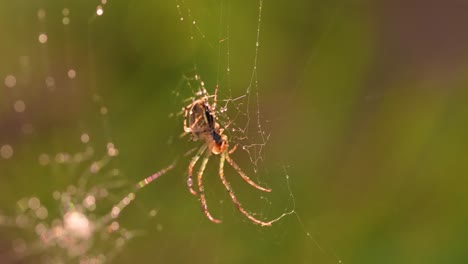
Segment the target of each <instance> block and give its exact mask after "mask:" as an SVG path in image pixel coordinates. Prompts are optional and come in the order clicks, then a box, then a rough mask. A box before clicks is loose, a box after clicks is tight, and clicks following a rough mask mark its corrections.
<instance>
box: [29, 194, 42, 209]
mask: <svg viewBox="0 0 468 264" xmlns="http://www.w3.org/2000/svg"><path fill="white" fill-rule="evenodd" d="M28 206H29V209H31V210H37V209H38V208H39V207H40V206H41V201H40V200H39V198H37V197H31V198H30V199H29V200H28Z"/></svg>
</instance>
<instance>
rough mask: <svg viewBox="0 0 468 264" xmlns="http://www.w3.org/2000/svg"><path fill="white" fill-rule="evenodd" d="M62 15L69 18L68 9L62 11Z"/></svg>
mask: <svg viewBox="0 0 468 264" xmlns="http://www.w3.org/2000/svg"><path fill="white" fill-rule="evenodd" d="M62 15H64V16H69V15H70V9H68V8H66V7H65V8H64V9H62Z"/></svg>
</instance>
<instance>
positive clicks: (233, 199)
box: [219, 152, 272, 226]
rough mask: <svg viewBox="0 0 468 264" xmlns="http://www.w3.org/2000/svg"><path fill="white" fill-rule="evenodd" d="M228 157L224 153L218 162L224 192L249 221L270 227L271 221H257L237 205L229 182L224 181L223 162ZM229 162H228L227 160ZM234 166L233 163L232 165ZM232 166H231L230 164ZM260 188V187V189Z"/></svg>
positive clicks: (237, 202)
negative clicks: (225, 191)
mask: <svg viewBox="0 0 468 264" xmlns="http://www.w3.org/2000/svg"><path fill="white" fill-rule="evenodd" d="M228 157H229V156H228V155H227V154H226V152H223V153H222V154H221V158H220V161H219V178H221V181H222V182H223V185H224V187H225V188H226V190H227V191H228V192H229V196H231V199H232V202H233V203H234V204H235V205H236V207H237V209H238V210H239V211H240V212H241V213H242V214H243V215H245V216H246V217H247V218H248V219H249V220H250V221H252V222H254V223H256V224H259V225H261V226H271V223H272V222H271V221H270V222H263V221H261V220H258V219H257V218H255V217H253V216H252V215H251V214H249V213H248V212H247V211H246V210H245V209H244V208H243V207H242V205H241V204H240V203H239V201H238V200H237V198H236V196H235V195H234V192H233V191H232V188H231V185H230V184H229V182H227V181H226V178H225V177H224V160H225V159H227V158H228ZM228 161H229V160H228ZM234 164H235V163H234ZM231 165H232V164H231ZM260 188H261V187H260Z"/></svg>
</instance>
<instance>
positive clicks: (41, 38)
mask: <svg viewBox="0 0 468 264" xmlns="http://www.w3.org/2000/svg"><path fill="white" fill-rule="evenodd" d="M38 39H39V43H41V44H45V43H46V42H47V39H48V38H47V34H45V33H41V34H39V37H38Z"/></svg>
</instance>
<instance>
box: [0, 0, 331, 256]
mask: <svg viewBox="0 0 468 264" xmlns="http://www.w3.org/2000/svg"><path fill="white" fill-rule="evenodd" d="M265 3H266V2H265ZM265 3H264V2H263V1H259V2H256V1H253V2H252V3H249V4H246V5H245V6H240V5H238V4H236V3H235V2H234V1H232V2H230V1H220V2H216V3H214V2H210V1H206V2H203V1H202V2H189V1H169V3H164V4H163V3H151V4H148V3H144V4H142V3H133V2H132V3H129V4H128V5H127V4H117V3H114V2H113V1H106V0H101V1H95V2H94V3H79V2H72V1H62V2H54V1H39V2H36V3H34V4H31V3H29V2H27V1H18V2H16V3H15V4H14V5H13V6H8V7H6V8H1V10H3V12H6V13H11V14H15V15H17V18H13V17H12V15H7V14H5V15H4V16H2V24H3V25H4V26H2V27H0V30H2V31H3V32H0V33H1V34H2V35H5V36H12V37H11V38H8V39H7V41H6V42H5V43H2V44H1V46H0V52H1V55H2V57H4V58H5V61H8V63H6V64H4V65H2V66H1V68H0V76H1V77H2V80H3V86H2V87H1V88H2V89H1V93H0V95H1V100H0V106H1V114H2V118H1V124H0V125H1V130H2V134H1V135H0V136H1V137H0V162H1V163H0V168H1V170H2V174H3V175H7V176H5V177H3V178H1V179H0V181H1V182H0V184H1V186H4V187H2V192H3V191H5V192H4V193H5V194H2V195H0V202H1V203H0V210H1V211H0V232H1V236H0V237H2V239H1V240H0V260H1V262H2V263H3V262H6V263H8V262H13V263H17V262H26V263H37V262H43V263H68V262H72V263H73V262H81V263H103V262H109V261H111V262H117V263H119V262H122V263H126V262H128V261H141V262H143V263H144V262H148V261H149V260H154V259H155V258H157V259H158V260H161V261H167V260H172V261H174V262H187V260H188V259H192V258H195V260H194V262H203V263H206V260H208V262H226V261H227V262H239V261H242V260H243V259H244V258H245V257H248V255H249V254H252V256H253V259H259V260H260V261H267V260H268V259H269V258H267V257H262V254H260V253H259V252H260V251H261V250H268V251H269V252H272V251H275V250H277V249H279V248H282V247H284V246H286V245H287V244H288V241H290V239H297V236H299V237H302V238H305V241H304V242H303V245H304V246H305V247H307V249H313V251H317V249H318V251H319V254H321V255H326V256H327V257H330V255H332V254H331V253H329V252H328V250H326V249H323V248H326V247H324V246H323V245H322V243H321V242H320V243H318V242H316V239H315V236H313V235H312V234H311V233H309V232H308V231H307V230H308V229H310V228H309V226H310V223H307V222H306V221H304V220H303V219H302V218H301V217H300V216H299V214H298V212H297V210H296V202H297V203H298V206H299V204H300V200H299V199H297V197H296V196H295V195H294V192H293V190H294V187H295V186H294V182H295V180H294V178H295V176H294V174H292V173H291V171H294V168H292V169H291V168H290V166H289V165H287V163H288V162H284V156H281V155H279V156H278V155H274V154H271V153H275V146H277V144H278V143H279V141H278V139H276V140H275V139H274V138H275V134H274V132H275V131H274V127H275V126H277V125H278V122H279V121H276V120H279V119H278V115H277V113H278V111H276V110H272V109H276V108H278V104H277V103H276V104H274V103H272V101H271V100H270V99H271V97H269V95H267V94H268V93H267V92H266V91H267V88H268V85H267V84H266V83H268V80H266V81H265V78H264V77H262V76H264V75H262V73H261V69H262V67H261V66H260V65H262V63H263V65H264V63H265V62H264V61H263V62H262V49H263V43H264V41H263V40H262V39H263V32H264V31H265V30H264V22H263V19H264V17H265V13H266V14H267V15H268V11H265V10H268V9H265V8H267V7H268V3H266V6H264V4H265ZM145 7H150V8H148V10H150V11H148V10H144V9H145ZM159 9H162V10H170V11H168V14H166V16H167V17H164V16H163V15H162V14H164V12H160V13H158V14H161V16H155V17H158V18H157V19H161V20H156V21H154V20H150V19H149V17H153V16H154V14H153V13H154V12H156V11H155V10H159ZM239 11H241V12H244V11H245V12H246V14H245V15H246V17H248V19H249V21H250V23H248V24H246V25H245V26H242V25H241V24H240V23H239V22H238V21H237V20H235V19H234V18H235V16H236V14H239ZM142 17H143V18H142ZM161 17H163V18H161ZM145 18H146V19H149V21H153V22H156V23H153V24H152V25H154V28H156V29H153V30H151V29H149V32H148V29H147V28H148V27H147V26H148V25H147V24H148V22H147V21H145ZM164 19H167V20H168V21H170V22H168V24H170V26H168V27H167V28H164V23H166V22H167V21H166V20H164ZM158 22H161V23H158ZM129 25H137V26H133V27H132V26H129ZM114 28H117V29H118V30H112V29H114ZM150 28H151V27H150ZM120 31H124V33H121V32H120ZM140 31H141V32H142V33H141V32H140ZM267 32H268V31H267ZM154 35H156V36H157V37H154ZM166 37H167V38H169V39H170V41H171V42H170V44H169V45H166V46H171V45H173V46H174V50H176V51H175V52H173V53H171V51H172V49H169V48H168V49H167V50H164V48H163V45H160V46H157V47H158V48H159V49H161V50H160V51H157V49H158V48H153V47H152V46H151V45H150V44H153V45H154V44H155V43H156V42H160V41H161V40H162V39H165V38H166ZM145 38H148V40H147V41H141V39H145ZM186 40H188V41H186ZM114 41H116V42H117V44H118V45H116V43H115V42H114ZM142 43H145V44H142ZM146 43H150V44H146ZM186 44H187V45H186ZM114 45H115V46H114ZM108 49H109V50H110V52H109V53H106V51H107V50H108ZM152 49H154V50H156V51H152ZM141 50H143V52H142V51H141ZM119 51H120V52H122V53H123V54H124V55H122V56H121V57H120V56H116V55H115V54H117V53H119ZM164 52H167V53H169V55H168V56H167V57H164ZM142 54H143V55H142ZM148 54H149V55H148ZM154 54H157V55H154ZM146 55H148V57H146ZM119 60H120V61H119ZM142 61H143V62H142ZM173 61H176V62H173ZM113 64H116V65H118V66H114V65H113ZM161 65H163V66H161ZM166 65H176V66H167V68H170V67H174V68H175V69H174V68H170V69H167V68H165V66H166ZM181 65H182V66H181ZM119 67H122V68H119ZM154 68H156V69H157V70H154ZM128 72H130V73H128ZM154 72H162V74H161V75H162V76H164V77H166V79H165V78H162V77H160V76H158V78H154V79H153V78H151V77H148V76H151V75H153V74H154ZM174 72H176V73H174ZM115 75H117V76H119V75H124V77H121V78H119V77H115ZM113 76H114V77H113ZM181 76H182V77H181ZM140 79H145V81H141V80H140ZM177 81H179V83H178V85H177ZM155 86H156V87H158V88H159V87H163V88H166V89H160V90H161V91H160V90H158V89H154V88H153V87H155ZM216 86H217V87H218V88H219V91H218V104H217V108H216V109H215V113H216V117H217V118H218V122H219V123H220V124H221V125H222V126H223V127H225V128H226V130H225V132H224V134H226V135H228V137H229V142H230V144H231V146H233V145H234V144H237V145H238V150H237V151H236V152H235V153H234V154H232V157H233V159H235V160H236V162H237V163H238V164H239V166H240V167H241V168H242V169H243V170H244V171H245V172H246V173H247V174H248V175H249V176H250V177H251V178H252V179H254V180H255V181H256V182H257V183H259V184H261V185H264V186H268V187H270V188H272V189H273V194H272V195H264V194H261V193H260V194H259V193H258V191H257V190H255V189H253V188H250V187H249V186H247V187H246V186H245V185H244V184H245V183H243V182H241V180H239V179H238V178H239V177H238V175H237V174H236V171H235V170H233V169H232V168H227V169H226V175H227V177H229V180H230V181H232V183H233V187H234V188H235V192H236V195H238V197H239V199H240V200H241V201H242V204H243V206H244V207H246V208H247V210H248V211H249V212H251V213H252V214H254V215H255V216H256V217H259V218H261V219H264V220H277V222H275V223H274V226H273V227H272V228H271V229H268V230H267V229H265V228H260V227H258V226H255V225H253V224H252V223H251V222H249V221H248V220H246V219H244V218H243V216H242V215H241V214H240V213H239V212H238V211H237V210H236V208H235V207H234V206H233V205H232V204H231V201H230V198H229V196H228V195H227V194H226V193H225V190H224V189H223V186H222V185H220V184H219V180H218V179H217V177H216V172H217V165H216V164H217V160H216V158H217V157H212V159H211V161H210V163H209V164H210V165H211V167H209V168H208V169H207V172H206V174H207V176H206V178H207V181H208V183H207V186H206V189H207V192H208V199H209V201H208V203H210V208H212V209H213V213H214V214H218V215H220V216H221V218H222V219H223V224H221V225H214V224H212V223H210V222H209V221H207V220H206V219H205V216H204V215H203V213H202V212H201V211H200V210H199V202H198V201H197V199H196V198H194V197H192V196H190V195H189V194H188V190H187V189H186V184H185V171H186V166H187V163H188V161H189V159H190V155H189V154H193V152H190V151H191V150H193V148H196V147H197V146H199V145H197V144H198V142H197V143H194V142H190V141H188V140H187V137H186V138H182V139H179V134H180V133H181V131H182V129H181V127H182V125H181V124H182V121H183V116H181V115H180V114H179V113H178V109H181V108H182V107H184V106H186V105H187V104H188V103H190V102H191V101H192V100H193V99H194V98H196V97H198V96H200V93H203V92H204V91H205V90H206V93H207V94H208V95H209V96H210V98H212V96H213V95H214V91H215V87H216ZM135 87H137V88H135ZM142 87H150V88H151V89H152V90H153V91H154V92H153V93H149V94H150V95H148V94H145V95H141V96H137V95H136V94H138V93H140V90H139V89H138V88H142ZM174 87H176V88H174ZM129 89H134V90H133V91H134V92H123V91H124V90H126V91H128V90H129ZM141 90H144V89H143V88H142V89H141ZM149 90H150V89H146V90H145V91H146V92H148V91H149ZM129 94H130V95H129ZM167 98H170V99H169V100H167ZM145 99H146V100H145ZM269 100H270V101H269ZM164 101H170V102H171V103H172V104H168V103H165V102H164ZM126 105H128V106H126ZM265 109H266V110H265ZM169 113H172V116H174V117H175V118H169V119H168V118H167V115H168V114H169ZM145 115H148V116H150V118H148V117H147V116H145ZM140 120H141V121H140ZM153 120H154V121H153ZM111 124H112V128H113V129H111ZM129 127H131V128H129ZM133 127H135V130H132V128H133ZM115 128H117V129H115ZM137 129H138V130H137ZM3 131H5V132H3ZM120 131H127V132H128V133H129V134H131V136H125V135H122V134H124V133H120ZM135 131H137V132H138V133H137V132H135ZM148 142H151V144H150V143H148ZM179 143H181V144H182V145H183V146H179V145H177V144H179ZM121 145H122V146H124V147H120V146H121ZM135 145H136V146H135ZM161 153H162V154H161ZM167 153H169V154H170V155H166V154H167ZM177 156H178V157H179V158H178V165H180V166H179V168H177V169H176V172H177V173H174V174H173V175H176V176H175V177H172V178H170V179H167V180H166V178H165V180H166V181H165V182H164V185H162V186H159V185H158V186H152V187H151V188H152V189H151V190H155V189H156V190H157V193H154V192H151V191H147V190H148V189H149V188H145V192H138V191H139V190H140V189H141V188H142V186H143V187H144V186H147V184H148V183H147V182H145V181H141V182H140V183H141V185H139V186H140V187H134V184H135V183H136V182H138V181H139V180H141V176H142V175H151V174H153V173H154V172H155V171H157V170H158V169H159V168H164V167H165V169H163V170H162V171H161V172H162V173H164V171H166V170H170V169H172V168H173V167H174V163H172V160H173V158H174V157H177ZM278 160H280V161H279V162H278ZM167 164H172V165H169V166H168V167H167ZM278 164H279V165H278ZM25 165H27V166H25ZM124 171H125V172H130V174H124ZM3 172H4V173H3ZM160 175H161V174H159V173H156V174H153V176H154V177H153V178H149V181H152V180H154V179H156V178H158V177H159V176H160ZM208 175H209V176H208ZM289 175H291V177H290V176H289ZM217 182H218V183H217ZM169 190H170V191H169ZM137 192H138V193H137ZM140 194H141V195H140ZM137 195H138V198H137ZM296 200H298V201H296ZM130 204H136V205H137V207H138V209H135V208H133V211H132V208H131V207H130V208H128V209H127V206H128V205H130ZM172 207H173V208H172ZM152 208H157V209H152ZM124 209H125V210H126V211H127V210H131V211H130V212H129V213H127V214H126V213H125V212H122V211H124ZM121 212H122V214H121ZM160 212H164V213H163V214H161V213H160ZM129 215H131V216H133V217H130V216H129ZM156 215H157V218H153V217H154V216H156ZM286 216H288V217H286ZM128 218H132V219H128ZM186 219H190V221H187V220H186ZM187 222H190V223H187ZM127 224H128V225H127ZM127 226H130V227H127ZM233 226H235V227H237V228H238V229H236V230H234V229H233ZM239 226H240V227H239ZM139 231H141V232H139ZM237 232H240V234H241V236H242V238H243V239H245V240H250V241H254V243H255V242H256V243H257V244H258V245H257V246H253V247H252V249H251V250H248V252H249V253H247V254H244V255H240V256H236V253H235V252H233V251H230V250H228V248H230V247H232V246H234V247H235V246H240V244H238V243H234V242H226V239H225V236H228V237H230V238H232V239H234V238H235V237H236V235H237ZM298 234H299V235H298ZM206 235H208V236H209V237H208V238H204V237H205V236H206ZM135 236H138V237H137V238H135ZM302 238H299V239H302ZM228 240H230V239H228ZM180 241H184V242H180ZM200 241H202V242H203V243H199V242H200ZM220 241H222V242H223V243H219V242H220ZM128 242H131V243H128ZM249 245H250V244H249ZM249 245H247V246H249ZM124 246H126V248H124ZM208 249H209V250H210V252H207V250H208ZM244 249H246V250H247V248H244ZM122 251H125V252H128V254H122V255H128V256H127V257H125V256H124V257H122V258H116V256H118V255H119V253H121V252H122ZM180 251H182V252H184V253H186V254H185V255H186V257H184V256H182V255H181V254H180ZM291 252H294V249H291V251H290V253H288V254H293V253H291ZM155 253H156V254H157V256H156V257H155ZM324 253H325V254H324ZM198 257H199V259H197V258H198ZM315 257H316V256H312V257H310V259H315ZM273 258H274V255H272V256H271V259H273ZM332 258H333V257H332ZM299 259H306V258H301V257H299ZM244 260H245V259H244ZM335 260H336V259H333V261H332V262H336V261H335Z"/></svg>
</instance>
